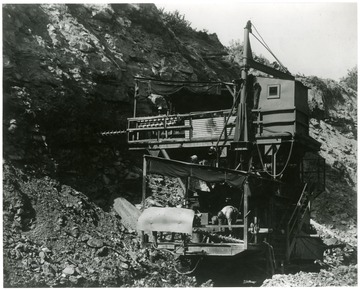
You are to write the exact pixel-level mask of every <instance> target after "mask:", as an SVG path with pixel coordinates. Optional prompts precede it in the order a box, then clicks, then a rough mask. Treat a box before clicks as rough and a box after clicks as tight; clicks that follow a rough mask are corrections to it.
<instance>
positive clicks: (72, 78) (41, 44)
mask: <svg viewBox="0 0 360 290" xmlns="http://www.w3.org/2000/svg"><path fill="white" fill-rule="evenodd" d="M3 21H4V35H3V39H4V107H5V108H6V109H5V111H4V122H3V124H4V133H5V134H4V154H5V156H6V158H8V159H10V160H13V161H16V162H21V163H26V164H27V165H28V166H29V167H33V168H32V169H33V170H36V171H39V170H40V171H42V172H43V173H45V174H52V173H53V174H54V173H55V172H57V173H58V174H62V175H64V174H66V178H68V177H69V175H71V174H83V175H84V176H88V177H89V178H90V179H91V180H98V181H99V182H100V183H101V184H103V185H104V191H105V192H109V191H110V192H118V191H119V190H122V189H120V188H119V187H121V186H120V185H119V184H116V183H117V182H118V181H117V180H118V179H119V178H120V179H121V178H123V177H128V178H127V180H130V179H131V178H130V177H131V176H138V174H139V172H136V171H137V169H135V168H134V169H132V168H129V167H127V166H126V164H125V163H126V162H125V161H126V160H122V157H121V155H123V152H121V151H122V150H121V149H119V147H121V146H119V142H120V144H121V143H122V144H123V145H124V146H125V144H124V141H125V138H124V137H125V136H123V137H120V138H118V139H117V140H112V139H111V138H107V139H106V140H103V139H102V138H101V137H100V136H99V132H101V131H103V130H121V129H122V130H123V129H125V128H126V118H127V117H129V116H131V114H132V103H133V95H134V88H133V86H134V76H136V75H142V76H148V77H153V78H162V79H168V80H199V81H202V80H204V81H209V80H218V78H219V77H220V78H221V79H222V80H225V81H229V80H231V79H233V78H234V77H235V76H236V72H237V68H236V66H234V65H230V64H229V63H227V62H226V61H224V59H223V56H222V55H224V52H225V48H224V47H223V46H222V44H221V43H220V42H219V40H218V39H217V37H216V35H208V34H206V33H204V32H195V31H194V30H192V29H187V30H184V31H182V30H179V31H177V32H178V33H177V34H176V35H175V33H174V31H173V30H172V29H171V28H170V27H168V26H167V25H166V24H165V23H164V21H163V19H162V17H161V13H159V11H158V10H157V8H156V7H155V5H153V4H112V5H99V4H96V5H93V4H86V5H75V4H74V5H64V4H49V5H5V6H4V9H3ZM149 106H151V104H150V101H149ZM139 109H140V110H141V108H139ZM144 109H146V108H144ZM115 147H116V148H115ZM124 148H125V147H124ZM127 156H129V155H128V154H127ZM119 158H120V159H121V160H119ZM114 160H115V161H114ZM114 162H117V163H116V165H115V164H114ZM119 162H120V163H119ZM124 162H125V163H124ZM34 164H36V166H35V165H34ZM71 178H72V177H71ZM77 183H78V182H77ZM85 183H86V182H84V184H85ZM128 183H129V182H128ZM78 184H79V183H78ZM89 191H91V189H89Z"/></svg>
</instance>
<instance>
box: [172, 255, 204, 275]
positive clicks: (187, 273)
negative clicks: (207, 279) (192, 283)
mask: <svg viewBox="0 0 360 290" xmlns="http://www.w3.org/2000/svg"><path fill="white" fill-rule="evenodd" d="M202 259H203V258H202V257H201V258H199V260H198V261H197V263H196V265H195V267H194V268H193V269H192V270H190V271H187V272H181V271H179V270H178V269H176V265H174V270H175V272H176V273H178V274H180V275H189V274H192V273H193V272H194V271H195V270H196V268H197V267H198V265H199V263H200V261H201V260H202Z"/></svg>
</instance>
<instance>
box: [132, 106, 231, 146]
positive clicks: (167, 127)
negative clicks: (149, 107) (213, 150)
mask: <svg viewBox="0 0 360 290" xmlns="http://www.w3.org/2000/svg"><path fill="white" fill-rule="evenodd" d="M231 114H232V112H231V111H230V110H220V111H208V112H194V113H189V114H176V115H159V116H148V117H136V118H129V119H128V129H127V133H128V142H129V144H131V143H141V142H149V141H155V142H156V141H157V142H161V141H165V140H172V139H174V140H176V139H182V140H183V141H192V140H193V139H195V138H196V137H194V136H196V133H199V132H201V130H202V129H205V128H201V127H198V128H196V127H195V126H194V124H193V123H194V121H195V120H200V119H213V118H223V119H224V124H225V125H226V127H227V128H231V127H234V126H235V125H234V124H227V122H226V121H228V119H229V116H231ZM227 131H228V130H225V132H224V133H223V134H221V135H223V139H225V140H226V139H227V138H228V135H227V133H228V132H227ZM219 135H220V133H219V134H215V135H214V136H204V137H202V139H206V140H207V139H215V140H218V137H219ZM197 139H199V138H197ZM200 139H201V138H200Z"/></svg>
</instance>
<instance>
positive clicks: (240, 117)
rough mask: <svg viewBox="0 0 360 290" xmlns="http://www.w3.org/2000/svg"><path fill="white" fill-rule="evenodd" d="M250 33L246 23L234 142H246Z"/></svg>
mask: <svg viewBox="0 0 360 290" xmlns="http://www.w3.org/2000/svg"><path fill="white" fill-rule="evenodd" d="M250 32H251V22H250V21H248V22H247V24H246V27H245V28H244V46H243V66H242V71H241V79H242V81H243V86H242V88H241V94H240V102H239V105H238V112H237V122H236V131H235V136H234V141H240V142H241V141H243V142H248V140H249V138H248V130H247V116H246V82H247V76H248V70H249V64H248V59H252V52H251V46H250V40H249V33H250Z"/></svg>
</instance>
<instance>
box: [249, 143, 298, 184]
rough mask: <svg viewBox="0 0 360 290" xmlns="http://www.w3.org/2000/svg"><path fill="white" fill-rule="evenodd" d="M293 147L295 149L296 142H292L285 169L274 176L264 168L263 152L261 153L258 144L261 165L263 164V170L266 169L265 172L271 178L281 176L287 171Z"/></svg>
mask: <svg viewBox="0 0 360 290" xmlns="http://www.w3.org/2000/svg"><path fill="white" fill-rule="evenodd" d="M293 147H294V140H291V146H290V151H289V154H288V157H287V160H286V163H285V165H284V168H283V169H282V170H281V172H280V173H278V174H274V175H273V174H271V173H269V172H268V171H267V170H266V168H265V166H264V162H263V160H262V157H261V152H260V149H259V144H257V143H256V149H257V151H258V154H259V159H260V163H261V166H262V168H263V169H264V171H265V172H266V173H267V174H268V175H269V176H271V177H273V178H275V177H279V176H281V175H282V174H283V173H284V171H285V169H286V168H287V166H288V165H289V161H290V157H291V155H292V151H293ZM275 165H276V164H275Z"/></svg>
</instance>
